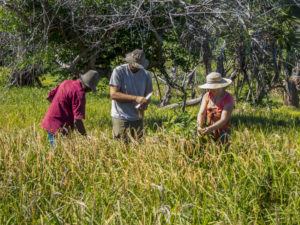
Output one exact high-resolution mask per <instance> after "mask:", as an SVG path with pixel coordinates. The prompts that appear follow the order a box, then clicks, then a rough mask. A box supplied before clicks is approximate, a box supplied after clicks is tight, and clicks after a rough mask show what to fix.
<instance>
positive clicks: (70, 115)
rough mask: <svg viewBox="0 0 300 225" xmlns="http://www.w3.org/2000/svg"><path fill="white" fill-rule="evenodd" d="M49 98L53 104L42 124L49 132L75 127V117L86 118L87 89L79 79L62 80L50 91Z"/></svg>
mask: <svg viewBox="0 0 300 225" xmlns="http://www.w3.org/2000/svg"><path fill="white" fill-rule="evenodd" d="M48 99H49V101H50V102H51V104H50V106H49V109H48V111H47V113H46V115H45V117H44V119H43V121H42V123H41V126H42V127H43V128H44V129H45V130H47V131H48V132H49V133H51V134H54V133H55V132H56V131H57V130H59V129H60V128H64V127H65V128H67V127H71V128H73V126H74V119H84V117H85V102H86V101H85V91H84V90H83V88H82V86H81V83H80V81H79V80H76V81H74V80H66V81H64V82H62V83H61V84H60V85H58V86H57V87H56V88H55V89H53V90H52V91H50V92H49V95H48ZM63 132H64V133H65V132H66V130H64V131H63Z"/></svg>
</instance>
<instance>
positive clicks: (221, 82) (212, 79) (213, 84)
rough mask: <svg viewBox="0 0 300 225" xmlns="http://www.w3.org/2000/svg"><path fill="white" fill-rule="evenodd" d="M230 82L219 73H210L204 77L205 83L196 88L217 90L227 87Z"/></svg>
mask: <svg viewBox="0 0 300 225" xmlns="http://www.w3.org/2000/svg"><path fill="white" fill-rule="evenodd" d="M231 83H232V80H230V79H226V78H223V77H222V76H221V74H220V73H217V72H212V73H210V74H208V75H207V76H206V83H205V84H202V85H200V86H198V87H199V88H202V89H218V88H224V87H227V86H229V85H230V84H231Z"/></svg>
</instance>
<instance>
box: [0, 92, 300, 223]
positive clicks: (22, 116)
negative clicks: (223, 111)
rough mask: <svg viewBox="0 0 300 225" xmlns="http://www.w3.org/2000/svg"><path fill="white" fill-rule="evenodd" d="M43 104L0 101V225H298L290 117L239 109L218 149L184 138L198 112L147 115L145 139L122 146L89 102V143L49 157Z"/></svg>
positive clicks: (104, 110) (20, 96)
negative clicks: (42, 125) (229, 136)
mask: <svg viewBox="0 0 300 225" xmlns="http://www.w3.org/2000/svg"><path fill="white" fill-rule="evenodd" d="M46 94H47V90H44V89H38V88H23V89H8V90H7V89H5V90H4V91H2V93H1V94H0V103H1V108H0V113H1V117H0V221H1V224H299V223H300V214H299V210H300V199H299V184H300V179H299V166H300V161H299V150H300V149H299V146H300V135H299V131H300V130H299V122H300V119H299V118H300V117H299V115H300V111H299V110H296V109H289V108H279V109H273V110H271V111H268V110H266V109H265V108H261V109H259V108H256V109H255V110H253V109H251V108H248V109H247V110H244V111H243V110H241V109H239V108H238V109H237V110H236V111H235V114H234V116H233V135H232V144H231V146H230V147H229V148H227V149H225V148H222V147H220V146H218V145H216V144H215V143H213V142H211V141H209V140H206V139H200V138H198V137H197V136H196V135H195V132H193V129H194V128H195V127H194V126H195V124H193V121H195V119H196V113H197V111H198V107H193V108H190V109H189V113H187V114H180V113H179V111H175V110H174V111H163V110H159V109H158V108H157V107H156V106H155V105H152V106H151V107H150V109H149V110H148V111H147V113H146V118H147V119H146V121H145V123H146V124H147V125H148V127H149V128H148V130H147V134H146V135H145V137H144V138H143V139H142V140H141V141H140V142H131V143H130V144H128V145H125V144H124V143H120V142H116V141H114V140H113V138H112V134H111V125H110V121H111V119H110V100H109V98H108V96H105V95H104V94H101V97H99V95H97V94H88V95H87V112H86V120H85V121H84V122H85V125H86V128H87V130H88V135H89V136H90V137H89V138H85V137H81V136H80V135H78V134H77V133H72V134H71V135H70V136H69V137H58V139H57V143H56V144H57V146H56V147H55V148H54V149H51V148H50V145H49V142H48V139H47V136H46V132H45V131H44V130H42V129H41V128H40V127H39V123H40V122H41V120H42V118H43V116H44V114H45V112H46V110H47V107H48V103H47V101H46V100H44V99H45V96H46ZM154 100H155V99H154Z"/></svg>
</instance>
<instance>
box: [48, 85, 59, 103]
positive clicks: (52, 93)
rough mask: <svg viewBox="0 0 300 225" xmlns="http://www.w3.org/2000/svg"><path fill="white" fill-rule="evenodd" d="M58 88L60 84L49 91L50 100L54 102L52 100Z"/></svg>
mask: <svg viewBox="0 0 300 225" xmlns="http://www.w3.org/2000/svg"><path fill="white" fill-rule="evenodd" d="M58 88H59V85H58V86H57V87H56V88H54V89H53V90H51V91H49V93H48V99H49V101H50V102H52V100H53V98H54V96H55V94H56V92H57V90H58Z"/></svg>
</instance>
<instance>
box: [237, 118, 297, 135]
mask: <svg viewBox="0 0 300 225" xmlns="http://www.w3.org/2000/svg"><path fill="white" fill-rule="evenodd" d="M231 123H232V126H233V127H234V129H240V128H242V127H247V128H251V129H252V128H254V129H255V128H256V129H262V130H264V131H268V132H271V131H272V130H277V129H290V128H293V127H297V126H299V125H300V118H297V117H294V118H293V117H290V118H288V117H286V118H284V119H282V118H275V115H273V116H271V117H267V116H262V115H259V116H256V115H242V114H239V115H233V116H232V119H231Z"/></svg>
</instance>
